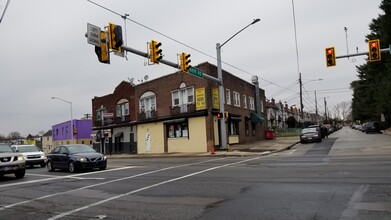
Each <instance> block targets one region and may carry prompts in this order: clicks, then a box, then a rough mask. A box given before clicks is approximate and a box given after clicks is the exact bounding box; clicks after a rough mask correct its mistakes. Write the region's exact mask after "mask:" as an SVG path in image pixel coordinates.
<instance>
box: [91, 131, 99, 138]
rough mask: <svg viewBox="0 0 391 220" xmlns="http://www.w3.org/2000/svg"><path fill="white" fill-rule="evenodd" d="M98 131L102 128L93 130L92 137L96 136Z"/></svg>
mask: <svg viewBox="0 0 391 220" xmlns="http://www.w3.org/2000/svg"><path fill="white" fill-rule="evenodd" d="M98 132H100V130H93V131H92V133H91V137H95V136H96V134H98Z"/></svg>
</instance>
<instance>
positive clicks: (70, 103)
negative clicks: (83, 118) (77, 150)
mask: <svg viewBox="0 0 391 220" xmlns="http://www.w3.org/2000/svg"><path fill="white" fill-rule="evenodd" d="M51 99H58V100H60V101H63V102H66V103H68V104H69V105H70V108H71V144H73V115H72V102H70V101H67V100H64V99H61V98H58V97H51Z"/></svg>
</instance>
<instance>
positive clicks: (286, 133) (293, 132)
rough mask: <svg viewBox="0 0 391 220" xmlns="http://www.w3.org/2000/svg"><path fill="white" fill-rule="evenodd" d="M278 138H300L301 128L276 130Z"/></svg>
mask: <svg viewBox="0 0 391 220" xmlns="http://www.w3.org/2000/svg"><path fill="white" fill-rule="evenodd" d="M275 131H276V133H277V137H291V136H299V135H300V133H301V128H276V129H275Z"/></svg>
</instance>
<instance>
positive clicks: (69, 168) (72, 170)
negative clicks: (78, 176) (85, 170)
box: [68, 161, 76, 173]
mask: <svg viewBox="0 0 391 220" xmlns="http://www.w3.org/2000/svg"><path fill="white" fill-rule="evenodd" d="M68 170H69V172H71V173H74V172H76V167H75V163H74V162H73V161H71V162H69V164H68Z"/></svg>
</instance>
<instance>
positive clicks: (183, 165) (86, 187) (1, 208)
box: [0, 158, 225, 211]
mask: <svg viewBox="0 0 391 220" xmlns="http://www.w3.org/2000/svg"><path fill="white" fill-rule="evenodd" d="M224 159H225V158H218V159H212V160H206V161H201V162H196V163H188V164H182V165H177V166H172V167H166V168H162V169H159V170H153V171H149V172H146V173H140V174H136V175H133V176H128V177H124V178H120V179H115V180H110V181H106V182H102V183H97V184H93V185H88V186H84V187H81V188H77V189H73V190H68V191H64V192H59V193H54V194H49V195H46V196H41V197H38V198H34V199H30V200H25V201H21V202H18V203H13V204H10V205H6V206H3V207H0V211H2V210H5V209H9V208H12V207H14V206H18V205H22V204H25V203H29V202H32V201H36V200H41V199H46V198H49V197H53V196H57V195H61V194H66V193H70V192H75V191H79V190H83V189H88V188H92V187H95V186H101V185H105V184H109V183H114V182H119V181H122V180H127V179H132V178H136V177H140V176H145V175H148V174H152V173H157V172H161V171H165V170H171V169H175V168H180V167H185V166H191V165H197V164H203V163H207V162H211V161H217V160H224ZM120 169H121V168H119V169H113V170H120ZM50 179H53V178H50ZM11 185H12V184H11Z"/></svg>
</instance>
